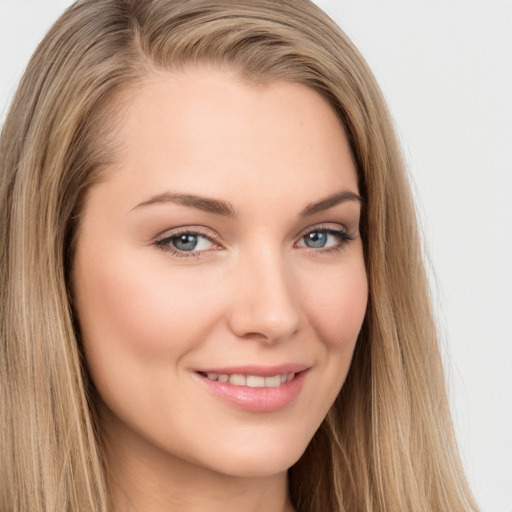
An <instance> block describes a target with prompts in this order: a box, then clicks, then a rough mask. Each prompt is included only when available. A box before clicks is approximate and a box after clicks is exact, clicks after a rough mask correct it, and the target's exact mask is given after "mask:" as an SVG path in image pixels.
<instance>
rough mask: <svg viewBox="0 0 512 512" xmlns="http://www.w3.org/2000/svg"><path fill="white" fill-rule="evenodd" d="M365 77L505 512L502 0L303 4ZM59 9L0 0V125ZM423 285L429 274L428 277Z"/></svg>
mask: <svg viewBox="0 0 512 512" xmlns="http://www.w3.org/2000/svg"><path fill="white" fill-rule="evenodd" d="M317 3H318V4H319V5H320V6H321V7H322V8H324V9H325V10H326V11H327V12H328V13H329V14H331V16H332V17H333V18H334V19H335V20H336V21H337V22H338V23H339V25H340V26H341V27H342V28H343V29H344V30H345V31H346V32H347V33H348V35H349V36H350V37H351V38H352V39H353V41H354V42H355V44H356V45H357V46H358V47H359V49H360V50H361V51H362V53H363V55H364V56H365V57H366V59H367V60H368V62H369V64H370V66H371V67H372V69H373V70H374V72H375V74H376V76H377V79H378V81H379V83H380V85H381V87H382V89H383V91H384V94H385V96H386V98H387V100H388V102H389V105H390V108H391V111H392V113H393V116H394V118H395V120H396V124H397V129H398V132H399V135H400V138H401V141H402V144H403V148H404V153H405V156H406V158H407V160H408V162H409V166H410V170H411V175H412V179H413V182H414V183H413V186H414V189H415V192H416V196H417V200H418V209H419V213H420V217H421V221H422V225H423V229H424V234H425V245H426V250H427V251H428V253H429V254H430V259H431V261H432V267H433V269H434V272H432V284H433V289H434V296H435V300H436V307H437V310H438V318H439V325H440V329H441V334H442V339H443V350H444V353H445V360H446V368H447V374H448V381H449V388H450V396H451V399H452V410H453V413H454V419H455V425H456V431H457V437H458V440H459V444H460V448H461V451H462V455H463V460H464V465H465V467H466V470H467V473H468V476H469V479H470V483H471V485H472V487H473V489H474V492H475V494H476V497H477V499H478V501H479V502H480V504H481V506H482V510H483V511H484V512H510V511H512V235H511V233H512V206H511V204H512V0H444V1H443V0H428V1H427V0H386V1H385V0H350V1H349V0H317ZM70 4H71V2H70V1H69V0H45V1H44V2H43V1H42V0H0V122H1V120H2V119H3V115H4V114H5V109H6V105H7V103H8V101H9V98H10V96H11V95H12V92H13V90H14V88H15V86H16V83H17V81H18V80H19V77H20V75H21V73H22V70H23V68H24V66H25V64H26V62H27V60H28V58H29V56H30V54H31V53H32V51H33V49H34V47H35V45H36V44H37V42H38V41H39V40H40V39H41V37H42V36H43V34H44V32H45V31H46V30H47V29H48V27H49V26H50V24H51V23H52V22H53V21H54V20H55V19H56V17H57V16H58V14H59V13H60V12H61V11H62V10H63V9H64V8H65V7H67V6H68V5H70ZM434 276H435V277H434Z"/></svg>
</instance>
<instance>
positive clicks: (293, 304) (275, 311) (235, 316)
mask: <svg viewBox="0 0 512 512" xmlns="http://www.w3.org/2000/svg"><path fill="white" fill-rule="evenodd" d="M255 252H256V254H255V255H254V256H253V257H251V258H249V257H246V258H240V259H241V261H240V263H239V265H238V266H237V268H236V269H234V273H233V274H232V277H234V282H233V288H234V293H233V295H232V304H231V308H230V314H229V318H228V323H229V325H230V328H231V330H232V331H233V332H234V333H235V334H236V335H237V336H239V337H242V338H246V339H259V340H262V341H265V342H267V343H277V342H280V341H283V340H286V339H288V338H290V337H291V336H293V334H294V333H295V332H296V331H297V330H298V329H299V319H300V308H299V300H298V296H297V293H296V290H295V288H296V283H295V280H294V278H293V275H292V270H291V268H289V265H288V266H287V265H286V262H285V261H283V258H282V256H281V255H280V254H271V253H269V252H267V253H265V252H264V251H255ZM276 252H277V251H276Z"/></svg>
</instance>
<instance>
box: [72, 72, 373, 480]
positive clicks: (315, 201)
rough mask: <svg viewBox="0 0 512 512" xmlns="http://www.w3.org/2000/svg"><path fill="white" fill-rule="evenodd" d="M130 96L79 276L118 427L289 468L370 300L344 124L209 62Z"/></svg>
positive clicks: (219, 465)
mask: <svg viewBox="0 0 512 512" xmlns="http://www.w3.org/2000/svg"><path fill="white" fill-rule="evenodd" d="M123 100H124V101H125V102H126V104H127V105H128V108H127V112H126V116H125V118H124V120H123V122H122V123H121V124H119V126H118V127H117V135H118V138H119V141H120V142H121V143H122V146H121V149H120V152H119V158H118V162H117V165H115V166H113V167H112V168H111V169H110V170H109V172H108V175H107V178H106V179H105V180H104V181H102V182H100V183H98V184H96V185H95V186H93V187H92V188H91V189H90V191H89V193H88V197H87V201H86V205H85V209H84V211H83V217H82V222H81V227H80V232H79V237H78V242H77V248H76V256H75V261H74V267H73V283H72V285H73V295H74V305H75V308H76V311H77V315H78V319H79V324H80V329H81V333H82V339H83V345H84V351H85V355H86V360H87V364H88V368H89V370H90V374H91V376H92V379H93V381H94V383H95V386H96V388H97V391H98V395H99V397H100V405H99V412H100V421H101V422H102V423H103V428H104V430H105V431H106V434H105V435H106V438H107V440H110V441H111V442H112V444H115V445H116V446H118V449H119V450H121V451H123V453H124V455H125V456H130V453H131V452H136V454H137V455H136V457H138V458H139V459H140V460H143V459H145V458H146V459H147V458H149V459H151V457H159V458H160V459H161V460H166V461H168V463H169V464H173V463H176V464H178V463H179V464H181V465H183V464H188V465H190V464H192V465H193V466H195V467H198V466H200V467H201V468H203V469H206V470H212V471H215V472H217V473H222V474H227V475H238V476H250V475H253V476H257V475H272V474H277V473H282V472H284V471H285V470H286V469H287V468H288V467H290V466H291V465H292V464H293V463H294V462H296V461H297V459H298V458H299V457H300V456H301V454H302V453H303V451H304V449H305V448H306V446H307V444H308V443H309V441H310V440H311V438H312V436H313V434H314V433H315V431H316V430H317V428H318V427H319V425H320V423H321V422H322V420H323V419H324V417H325V415H326V413H327V411H328V410H329V408H330V407H331V405H332V404H333V402H334V400H335V398H336V396H337V394H338V392H339V391H340V388H341V386H342V385H343V382H344V380H345V377H346V375H347V372H348V369H349V366H350V361H351V358H352V354H353V351H354V347H355V344H356V339H357V337H358V333H359V331H360V328H361V324H362V322H363V317H364V314H365V309H366V302H367V279H366V272H365V265H364V260H363V248H362V244H361V239H360V236H359V217H360V209H361V205H360V202H359V196H358V193H359V191H358V184H357V176H356V171H355V168H354V163H353V161H352V158H351V154H350V150H349V145H348V143H347V139H346V136H345V134H344V131H343V129H342V126H341V125H340V122H339V121H338V119H337V117H336V115H335V114H334V112H333V110H332V109H331V108H330V106H329V105H328V104H327V102H326V101H325V100H324V99H322V98H321V97H320V95H318V94H317V93H316V92H314V91H312V90H310V89H308V88H307V87H305V86H302V85H298V84H292V83H287V82H274V83H270V84H267V85H258V86H256V85H248V84H247V83H244V82H242V81H241V80H239V79H238V78H236V76H235V75H233V74H229V73H226V72H220V71H212V70H200V69H189V70H186V71H184V72H180V73H177V74H172V75H170V74H169V75H168V76H166V75H160V76H158V77H155V78H153V79H152V80H150V81H148V82H147V83H145V85H143V86H140V87H139V88H138V89H136V90H134V91H131V92H130V93H126V94H125V97H124V98H123ZM119 447H120V448H119Z"/></svg>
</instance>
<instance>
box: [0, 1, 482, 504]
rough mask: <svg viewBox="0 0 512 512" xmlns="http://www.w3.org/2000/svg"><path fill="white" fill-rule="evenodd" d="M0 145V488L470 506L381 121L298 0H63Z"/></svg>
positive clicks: (371, 98) (335, 45)
mask: <svg viewBox="0 0 512 512" xmlns="http://www.w3.org/2000/svg"><path fill="white" fill-rule="evenodd" d="M0 155H1V156H0V158H1V164H0V169H1V180H2V181H1V188H0V190H1V200H0V204H1V214H0V215H1V217H0V218H1V226H2V244H1V253H0V254H1V269H2V270H1V271H2V273H3V275H2V282H4V283H5V285H4V287H3V288H2V292H1V293H2V295H1V312H2V313H1V315H2V317H1V325H2V328H1V329H2V331H1V332H2V336H1V340H2V378H1V382H2V386H1V390H2V399H1V403H2V414H1V417H2V420H1V421H2V428H1V431H2V441H1V445H0V446H1V447H0V449H1V450H2V452H1V453H2V455H1V459H2V461H3V463H2V469H1V471H2V473H1V475H0V481H1V482H2V484H1V485H2V487H1V495H0V509H1V510H5V511H9V512H10V511H22V510H23V511H26V510H30V511H32V510H34V511H39V510H41V511H43V510H44V511H57V510H59V511H62V510H77V511H78V510H102V511H106V510H115V511H125V510H138V511H144V510H151V511H153V512H154V511H157V510H175V509H176V510H194V509H196V510H197V509H200V510H216V509H217V508H220V507H222V509H223V510H226V509H227V510H230V508H229V507H231V508H233V509H236V510H240V509H243V508H245V509H248V510H266V511H273V510H276V511H277V510H279V511H284V510H297V511H345V510H346V511H354V510H367V511H378V510H379V511H380V510H382V511H384V510H386V511H389V510H393V511H402V510H403V511H405V510H407V511H410V510H418V511H426V510H432V511H434V510H436V511H437V510H476V506H475V505H474V503H473V500H472V497H471V495H470V493H469V491H468V489H467V485H466V482H465V479H464V476H463V474H462V470H461V468H460V463H459V461H458V455H457V451H456V447H455V443H454V440H453V434H452V431H451V423H450V418H449V411H448V405H447V400H446V395H445V390H444V382H443V375H442V366H441V362H440V358H439V353H438V347H437V339H436V333H435V328H434V322H433V319H432V313H431V308H430V304H429V298H428V288H427V284H426V279H425V275H424V270H423V265H422V261H421V251H420V246H419V241H418V236H417V228H416V224H415V221H414V208H413V205H412V202H411V198H410V192H409V188H408V183H407V178H406V175H405V173H404V170H403V164H402V162H401V159H400V154H399V150H398V146H397V143H396V140H395V137H394V134H393V129H392V125H391V121H390V119H389V116H388V113H387V110H386V108H385V104H384V101H383V99H382V97H381V94H380V92H379V89H378V87H377V85H376V83H375V81H374V79H373V76H372V74H371V72H370V71H369V69H368V68H367V66H366V64H365V62H364V61H363V59H362V58H361V56H360V55H359V53H358V52H357V50H356V49H355V48H354V47H353V45H352V44H351V43H350V41H349V40H348V39H347V37H346V36H345V35H344V34H343V33H342V32H341V31H340V29H339V28H338V27H337V26H335V25H334V24H333V23H332V21H330V20H329V19H328V18H327V17H326V16H325V14H323V13H322V12H321V11H320V10H319V9H318V8H316V7H315V6H314V5H313V4H311V3H309V2H306V1H293V2H292V1H285V2H273V1H269V0H258V1H251V2H236V3H232V2H228V1H225V2H213V1H199V0H195V1H188V0H187V1H180V2H176V1H169V0H156V1H153V2H140V1H135V0H132V1H129V0H124V1H121V0H101V1H99V0H83V1H79V2H77V3H76V4H75V5H74V6H73V7H71V8H70V9H69V10H68V11H67V12H66V13H65V14H64V15H63V16H62V17H61V19H60V20H58V21H57V23H56V24H55V25H54V27H53V28H52V29H51V31H50V33H49V34H48V35H47V36H46V38H45V40H44V41H43V43H42V44H41V45H40V47H39V48H38V50H37V51H36V54H35V55H34V57H33V59H32V61H31V63H30V64H29V67H28V69H27V72H26V74H25V77H24V79H23V80H22V83H21V85H20V88H19V91H18V93H17V95H16V97H15V99H14V102H13V106H12V108H11V111H10V113H9V115H8V118H7V120H6V123H5V126H4V129H3V132H2V138H1V145H0Z"/></svg>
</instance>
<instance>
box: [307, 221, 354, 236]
mask: <svg viewBox="0 0 512 512" xmlns="http://www.w3.org/2000/svg"><path fill="white" fill-rule="evenodd" d="M312 231H329V232H335V233H345V234H347V235H350V234H351V233H350V231H349V230H348V229H347V228H346V226H344V225H343V224H339V223H335V222H332V223H331V222H327V223H320V224H314V225H313V226H309V227H307V228H306V229H304V230H302V231H301V232H300V233H299V235H298V236H297V240H300V239H301V238H303V237H304V236H306V235H307V234H308V233H311V232H312Z"/></svg>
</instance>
